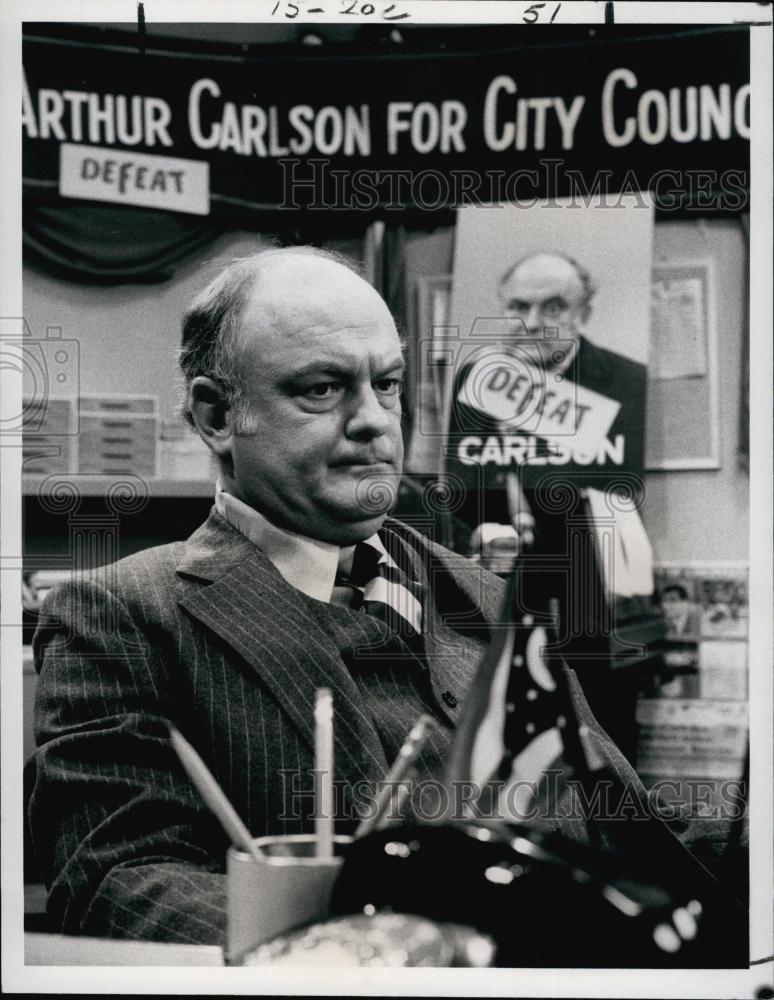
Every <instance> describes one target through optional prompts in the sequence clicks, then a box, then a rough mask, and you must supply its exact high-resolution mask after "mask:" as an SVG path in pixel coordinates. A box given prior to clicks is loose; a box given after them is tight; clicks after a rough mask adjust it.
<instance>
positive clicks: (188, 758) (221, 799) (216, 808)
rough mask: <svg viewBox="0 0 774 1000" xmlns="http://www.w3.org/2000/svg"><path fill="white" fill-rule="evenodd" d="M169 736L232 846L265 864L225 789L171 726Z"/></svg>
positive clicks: (182, 762)
mask: <svg viewBox="0 0 774 1000" xmlns="http://www.w3.org/2000/svg"><path fill="white" fill-rule="evenodd" d="M169 736H170V739H171V740H172V746H173V747H174V748H175V752H176V753H177V756H178V757H179V758H180V763H181V764H182V765H183V767H184V768H185V772H186V774H187V775H188V777H189V778H190V779H191V781H192V783H193V784H194V786H195V787H196V790H197V791H198V792H199V794H200V795H201V797H202V798H203V799H204V801H205V802H206V803H207V805H208V806H209V808H210V809H211V810H212V811H213V813H214V814H215V816H216V817H217V819H218V821H219V822H220V825H221V826H222V827H223V829H224V830H225V831H226V833H227V834H228V835H229V838H230V839H231V843H232V844H233V845H234V847H237V848H239V850H240V851H245V852H246V853H247V854H249V855H250V856H251V857H252V859H253V860H254V861H262V858H261V855H260V853H259V851H258V848H257V847H256V846H255V844H254V843H253V838H252V837H251V835H250V831H249V830H248V829H247V827H246V826H245V824H244V823H243V822H242V820H241V819H240V818H239V815H238V814H237V811H236V809H234V807H233V806H232V805H231V803H230V802H229V800H228V799H227V798H226V796H225V794H224V792H223V789H222V788H221V787H220V785H219V784H218V783H217V781H216V780H215V779H214V778H213V776H212V774H211V773H210V770H209V768H208V767H207V765H206V764H205V763H204V761H203V760H202V759H201V757H200V756H199V754H198V753H197V752H196V751H195V750H194V748H193V747H192V746H191V744H190V743H189V742H188V740H187V739H186V738H185V736H183V734H182V733H181V732H179V731H178V730H177V729H175V727H174V726H170V727H169Z"/></svg>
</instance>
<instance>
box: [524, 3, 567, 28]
mask: <svg viewBox="0 0 774 1000" xmlns="http://www.w3.org/2000/svg"><path fill="white" fill-rule="evenodd" d="M561 6H562V5H561V4H560V3H558V4H557V5H556V8H555V9H554V12H553V14H552V15H551V23H553V20H554V18H555V17H556V15H557V14H558V13H559V8H560V7H561ZM544 7H545V4H544V3H533V4H530V6H529V7H527V9H526V10H525V11H524V13H523V14H522V16H521V19H522V21H524V22H525V23H526V24H534V23H535V21H537V20H538V18H539V17H540V11H541V10H542V9H543V8H544Z"/></svg>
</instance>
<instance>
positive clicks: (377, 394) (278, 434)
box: [231, 257, 404, 545]
mask: <svg viewBox="0 0 774 1000" xmlns="http://www.w3.org/2000/svg"><path fill="white" fill-rule="evenodd" d="M260 280H261V281H263V282H264V286H263V287H262V288H261V289H260V294H258V289H256V287H255V286H254V287H253V289H252V291H251V293H250V296H249V299H248V302H247V306H246V308H245V310H244V315H243V317H242V322H241V328H240V340H241V349H242V355H241V373H242V382H243V385H244V387H245V389H246V396H247V400H248V403H249V408H250V411H251V414H252V417H253V418H254V421H255V424H256V425H257V430H256V431H255V432H254V433H249V434H237V435H236V436H235V438H234V441H233V447H232V454H231V457H232V460H233V483H232V484H231V485H232V488H233V490H234V492H235V493H236V494H237V495H238V496H239V497H240V498H241V499H242V500H244V501H245V502H246V503H248V504H250V505H251V506H252V507H254V508H256V509H257V510H259V511H260V512H261V513H263V514H264V515H265V516H266V517H268V518H269V520H271V521H273V522H274V523H275V524H278V525H280V526H282V527H285V528H288V529H290V530H292V531H295V532H298V533H299V534H303V535H307V536H309V537H311V538H318V539H321V540H323V541H328V542H332V543H335V544H339V545H344V544H352V543H354V542H356V541H360V540H362V539H364V538H368V537H369V536H370V535H372V534H373V533H374V532H375V531H376V530H377V529H378V528H379V527H380V526H381V524H382V521H383V520H384V517H385V516H386V514H387V513H388V511H389V509H390V508H391V507H392V505H393V503H394V500H395V496H396V492H397V486H398V479H399V476H400V473H401V470H402V463H403V441H402V437H401V426H400V418H401V402H400V390H401V384H402V377H403V369H404V364H403V358H402V352H401V345H400V340H399V338H398V334H397V331H396V329H395V324H394V322H393V320H392V317H391V315H390V313H389V311H388V309H387V307H386V305H385V304H384V302H383V301H382V300H381V298H380V297H379V296H378V295H377V294H376V292H375V291H374V290H373V289H372V288H371V287H370V286H369V285H367V284H366V283H365V282H364V281H362V279H360V278H358V277H357V275H355V274H353V273H352V272H350V271H349V270H347V269H346V268H344V267H342V266H341V265H338V264H335V263H333V262H330V261H324V260H320V259H315V258H303V257H295V258H292V259H291V260H290V261H287V260H286V261H285V262H284V263H282V264H281V265H278V266H277V267H275V268H272V269H271V272H270V274H269V275H264V276H263V278H262V279H260ZM380 484H386V486H385V485H380Z"/></svg>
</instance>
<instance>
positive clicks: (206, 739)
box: [30, 248, 641, 942]
mask: <svg viewBox="0 0 774 1000" xmlns="http://www.w3.org/2000/svg"><path fill="white" fill-rule="evenodd" d="M181 360H182V367H183V371H184V373H185V376H186V381H187V385H188V396H187V415H188V419H189V420H190V421H191V423H192V424H193V425H194V426H195V428H196V430H197V431H198V433H199V434H200V435H201V437H202V438H203V439H204V441H205V442H206V443H207V444H208V446H209V447H210V448H211V450H212V452H213V453H214V455H215V456H216V458H217V461H218V465H219V469H220V477H219V482H218V487H217V493H216V498H215V505H214V507H213V509H212V511H211V513H210V516H209V518H208V520H207V521H206V523H205V524H204V525H202V526H201V528H199V529H198V530H197V531H196V532H195V533H194V534H193V535H192V537H191V538H189V539H188V540H187V541H186V542H180V543H174V544H171V545H165V546H162V547H159V548H155V549H150V550H146V551H144V552H141V553H139V554H136V555H133V556H130V557H129V558H126V559H123V560H121V562H119V563H118V564H116V565H113V566H109V567H106V568H104V570H103V571H100V572H98V573H96V574H95V573H92V574H90V575H89V576H88V577H85V576H84V577H83V578H81V579H79V580H74V581H73V582H72V583H70V584H69V585H66V586H64V587H61V588H59V589H58V590H56V591H54V592H53V593H52V594H51V595H50V596H49V598H48V599H47V602H46V604H45V606H44V609H43V611H42V614H41V620H40V625H39V628H38V632H37V635H36V640H35V650H36V658H37V666H38V669H39V671H40V682H39V687H38V700H37V706H36V715H35V723H36V734H37V741H38V746H39V749H38V751H37V754H36V757H35V759H34V781H33V782H32V792H31V799H30V819H31V828H32V831H33V837H34V843H35V848H36V853H37V854H38V856H39V859H40V863H41V865H42V868H43V870H44V874H45V878H46V881H47V883H48V885H49V888H50V895H49V915H50V917H51V919H52V920H53V921H54V922H55V924H56V925H57V926H58V927H59V928H60V929H61V930H63V931H65V932H70V933H82V934H96V935H108V936H112V937H130V938H140V939H156V940H177V941H189V942H219V941H222V940H223V935H224V929H225V889H226V887H225V875H224V860H225V853H226V849H227V846H228V843H227V840H226V837H225V834H224V833H223V831H222V830H221V829H220V827H219V826H218V823H217V822H216V820H215V819H214V818H213V816H212V815H211V814H210V813H209V812H208V810H207V808H206V807H205V806H204V804H203V803H202V801H201V800H200V798H199V796H198V795H197V793H196V791H195V790H194V788H193V787H192V785H191V784H190V782H189V781H188V779H187V777H186V775H185V773H184V771H183V770H182V768H181V766H180V763H179V761H178V760H177V759H176V756H175V754H174V751H173V749H172V746H171V743H170V739H169V728H168V727H169V724H170V723H173V724H174V725H175V726H176V727H177V728H178V729H180V730H181V731H182V732H183V733H184V734H185V735H186V736H187V738H188V739H189V740H190V741H191V742H192V743H193V744H194V745H195V747H196V749H197V750H198V752H199V753H200V754H201V756H202V757H203V759H204V760H205V762H206V764H207V765H208V767H209V768H210V770H211V771H212V773H213V775H214V777H215V779H216V780H217V782H218V783H219V785H220V786H221V787H222V788H223V790H224V791H225V793H226V795H227V796H228V797H229V799H230V800H231V801H232V803H233V804H234V806H235V808H236V810H237V812H238V813H239V814H240V815H241V816H242V818H243V819H244V821H245V823H246V824H247V826H248V827H249V829H250V830H251V832H252V833H253V834H254V835H256V836H260V835H267V834H282V833H287V834H290V833H300V832H307V831H309V830H310V829H311V827H312V822H313V821H312V813H313V800H312V794H311V792H312V788H313V781H314V778H313V774H312V769H313V708H314V694H315V689H317V688H319V687H329V688H331V689H332V691H333V696H334V705H335V733H336V746H335V759H336V778H337V781H338V785H337V790H338V792H339V794H338V796H337V801H336V812H337V820H338V822H337V830H338V831H340V832H348V831H351V830H352V828H353V826H354V824H355V822H356V820H357V805H358V789H361V790H362V788H363V787H364V786H366V787H367V786H368V784H369V783H375V782H378V781H379V779H381V778H382V777H383V776H384V774H385V772H386V770H387V768H388V766H389V764H390V763H391V761H392V760H393V759H394V758H395V756H396V754H397V753H398V750H399V748H400V745H401V744H402V742H403V740H404V738H405V736H406V734H407V732H408V730H409V728H410V726H411V725H412V723H413V722H414V721H415V720H416V718H417V717H418V716H419V715H420V714H421V713H429V714H430V715H432V716H433V718H434V720H435V726H434V728H433V730H432V733H431V736H430V738H429V740H428V742H427V744H426V746H425V749H424V751H423V753H422V754H421V756H420V759H419V761H418V763H417V771H418V776H419V778H420V779H421V778H423V777H427V776H431V775H435V774H437V773H438V771H439V768H440V767H441V764H442V762H443V759H444V757H445V756H446V754H447V751H448V749H449V746H450V742H451V737H452V733H453V731H454V727H455V722H456V720H457V717H458V714H459V712H460V706H461V704H462V702H463V700H464V699H465V696H466V694H467V693H468V690H469V688H470V686H471V683H472V681H473V678H474V675H475V671H476V668H477V665H478V664H479V662H480V660H481V657H482V654H483V652H484V650H485V649H486V647H487V643H488V642H489V640H490V637H491V627H492V624H493V623H494V622H496V621H497V620H498V618H499V615H500V613H501V605H502V597H503V588H502V584H501V582H500V581H499V580H498V579H497V578H496V577H494V576H492V575H491V574H488V573H487V572H486V571H484V570H482V569H481V568H480V567H477V566H475V565H474V564H472V563H469V562H468V561H467V560H465V559H463V558H461V557H458V556H455V555H453V554H452V553H450V552H448V551H446V550H445V549H443V548H441V547H440V546H438V545H436V544H434V543H432V542H431V541H428V540H427V539H425V538H423V537H422V536H421V535H419V534H418V533H417V532H415V531H413V530H412V529H411V528H409V527H408V526H406V525H404V524H402V523H400V522H399V521H396V520H394V519H391V518H389V517H388V513H389V510H390V508H391V506H392V504H393V501H394V496H395V487H396V485H397V480H398V477H399V475H400V472H401V461H402V451H403V448H402V441H401V431H400V415H401V402H400V396H401V381H402V378H403V367H404V362H403V357H402V351H401V343H400V339H399V337H398V334H397V332H396V328H395V324H394V322H393V319H392V317H391V315H390V313H389V311H388V309H387V307H386V306H385V304H384V302H383V301H382V300H381V298H380V297H379V295H378V294H377V293H376V292H375V291H374V290H373V289H372V288H371V287H370V285H368V284H367V283H366V282H365V281H364V280H363V279H362V278H361V277H360V276H359V275H358V274H357V273H355V271H354V270H352V269H351V268H350V267H349V266H347V265H346V264H345V263H343V262H342V261H341V260H339V259H336V258H335V257H334V256H332V255H330V254H326V253H324V252H322V251H315V250H312V249H309V248H289V249H270V250H266V251H262V252H261V253H259V254H257V255H255V256H253V257H251V258H248V259H245V260H243V261H240V262H237V263H235V264H233V265H231V266H230V267H229V268H227V269H226V270H225V271H224V272H223V273H222V274H221V275H220V276H219V277H218V278H216V279H215V281H214V282H213V283H212V284H211V285H210V286H209V287H208V288H207V289H206V290H205V291H204V292H203V293H202V294H201V295H200V297H199V298H198V299H197V300H196V301H195V302H194V304H193V306H192V307H191V309H190V310H189V312H188V314H187V316H186V318H185V320H184V343H183V351H182V358H181ZM364 611H365V612H366V613H364ZM575 693H576V697H577V699H578V705H579V710H580V711H582V712H586V716H585V717H586V718H587V721H588V724H589V725H590V726H591V727H592V728H593V727H594V723H593V719H591V718H590V717H589V716H588V714H587V709H585V708H584V706H583V704H582V695H580V693H579V691H578V690H577V686H576V692H575ZM594 733H595V738H596V739H597V744H598V747H597V748H598V752H599V753H601V754H602V755H603V756H604V757H605V759H607V760H608V761H609V762H610V767H611V770H613V771H614V772H615V773H616V774H617V775H619V777H620V779H621V780H622V781H624V782H625V781H628V782H630V783H633V784H634V785H635V786H636V787H637V788H638V789H639V790H640V791H641V786H640V785H639V784H638V782H637V779H636V776H635V775H634V773H633V772H632V771H631V769H630V768H628V765H627V764H626V762H625V761H624V760H623V758H622V757H621V756H620V754H617V752H616V750H615V747H613V746H612V744H610V742H609V740H608V739H606V737H605V736H604V734H603V733H602V732H601V731H599V730H597V729H594ZM619 825H620V824H619ZM267 905H270V904H269V903H267Z"/></svg>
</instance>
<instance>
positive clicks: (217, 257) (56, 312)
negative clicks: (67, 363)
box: [24, 233, 259, 419]
mask: <svg viewBox="0 0 774 1000" xmlns="http://www.w3.org/2000/svg"><path fill="white" fill-rule="evenodd" d="M258 243H259V240H258V237H257V236H256V235H255V234H251V233H234V234H230V235H228V236H224V237H222V238H221V239H219V240H217V241H216V242H215V243H213V244H212V245H211V246H210V247H208V248H207V250H206V251H205V252H204V253H202V254H200V255H199V256H198V257H196V258H194V259H192V260H190V261H189V262H188V263H187V264H185V265H184V266H183V267H182V268H180V270H179V271H178V272H177V274H176V275H175V278H174V279H173V280H172V281H167V282H164V283H162V284H154V285H120V286H117V287H114V288H104V287H99V286H90V285H77V284H74V283H71V282H67V281H61V280H59V279H57V278H53V277H50V276H49V275H47V274H45V273H43V272H42V271H37V270H33V269H32V268H30V267H25V269H24V316H25V319H26V320H27V322H28V323H29V325H30V327H31V328H32V332H33V335H34V336H36V337H45V335H46V327H47V326H61V327H62V336H63V337H65V338H74V339H76V340H77V341H78V342H79V345H80V357H81V391H82V392H84V393H110V392H116V393H122V392H123V393H135V392H141V393H151V394H153V395H156V396H158V399H159V411H160V414H161V417H162V419H168V418H171V417H173V416H174V414H175V411H176V408H177V406H178V402H179V396H178V393H177V389H176V387H177V386H179V384H180V383H179V380H178V365H177V351H178V349H179V347H180V319H181V316H182V313H183V311H184V309H185V308H186V306H187V305H188V303H189V302H190V301H191V299H192V298H193V296H194V295H195V293H196V292H197V291H198V290H199V289H200V288H202V287H203V286H204V285H205V284H206V282H207V280H208V278H209V277H210V276H211V275H213V274H214V273H215V272H216V271H217V270H218V267H219V265H220V266H222V265H223V264H225V263H226V262H227V261H228V259H229V258H231V257H240V256H243V255H245V254H247V253H250V252H251V251H252V250H254V249H256V248H257V246H258Z"/></svg>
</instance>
